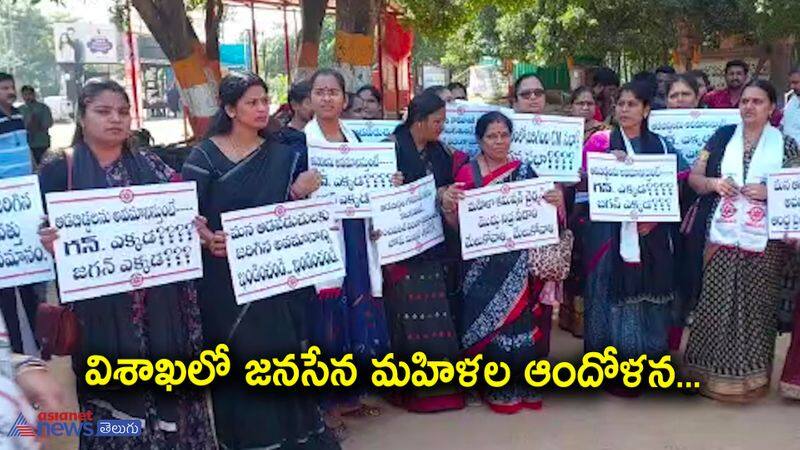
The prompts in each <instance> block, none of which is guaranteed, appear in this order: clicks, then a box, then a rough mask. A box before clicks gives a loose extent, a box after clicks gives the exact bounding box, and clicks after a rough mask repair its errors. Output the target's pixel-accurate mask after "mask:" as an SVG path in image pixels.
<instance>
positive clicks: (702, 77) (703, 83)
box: [687, 70, 714, 108]
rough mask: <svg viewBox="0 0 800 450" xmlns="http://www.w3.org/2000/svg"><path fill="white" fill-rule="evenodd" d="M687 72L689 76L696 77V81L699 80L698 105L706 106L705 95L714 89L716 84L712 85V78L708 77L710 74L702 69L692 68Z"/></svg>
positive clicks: (700, 106)
mask: <svg viewBox="0 0 800 450" xmlns="http://www.w3.org/2000/svg"><path fill="white" fill-rule="evenodd" d="M687 74H688V75H689V76H692V77H694V79H695V81H696V82H697V104H698V107H699V108H705V107H706V106H705V105H704V104H702V103H703V102H702V100H703V97H705V96H706V94H708V93H709V92H711V91H713V90H714V86H712V85H711V80H709V79H708V75H707V74H706V73H705V72H703V71H702V70H690V71H689V72H687Z"/></svg>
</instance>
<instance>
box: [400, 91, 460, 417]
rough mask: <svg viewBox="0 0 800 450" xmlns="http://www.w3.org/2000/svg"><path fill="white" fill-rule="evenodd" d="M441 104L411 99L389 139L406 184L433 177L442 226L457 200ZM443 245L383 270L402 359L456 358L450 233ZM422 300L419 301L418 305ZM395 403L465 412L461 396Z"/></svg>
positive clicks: (456, 252) (421, 395)
mask: <svg viewBox="0 0 800 450" xmlns="http://www.w3.org/2000/svg"><path fill="white" fill-rule="evenodd" d="M445 108H446V103H445V101H444V100H442V99H441V98H440V97H439V96H437V95H435V94H433V93H430V92H428V93H423V94H421V95H418V96H416V97H414V99H413V100H411V103H410V104H409V105H408V114H407V116H406V120H405V122H404V123H403V124H401V125H400V126H398V127H397V128H396V129H395V131H394V133H393V134H392V135H391V136H390V137H389V139H390V140H392V141H394V142H395V143H396V154H397V168H398V169H399V170H400V172H402V174H403V179H404V181H405V182H406V183H413V182H414V181H417V180H419V179H421V178H424V177H425V176H427V175H433V177H434V182H435V184H436V188H437V196H436V197H437V198H436V201H437V204H439V205H440V206H441V209H442V211H443V212H444V213H445V218H446V220H448V221H450V223H455V221H456V220H457V219H456V217H455V216H454V215H453V213H454V212H455V207H456V203H457V201H458V199H459V198H460V195H461V190H460V186H459V185H458V184H454V183H453V169H452V168H453V159H454V154H453V152H452V151H451V150H450V149H449V148H448V147H447V146H446V145H445V144H443V143H442V142H440V141H439V135H440V134H441V133H442V129H443V127H444V122H445V114H446V109H445ZM444 235H445V242H444V243H441V244H439V245H437V246H435V247H432V248H430V249H428V250H426V251H425V252H424V253H422V254H420V255H417V256H415V257H413V258H410V259H407V260H405V261H401V262H398V263H394V264H390V265H387V266H386V267H385V274H386V281H387V283H386V286H387V290H388V291H389V292H387V296H386V297H387V302H386V309H387V313H388V317H389V327H390V331H391V337H392V351H393V352H394V353H395V354H398V355H401V356H402V357H404V358H410V357H411V355H412V354H413V353H414V352H417V351H422V352H424V353H425V354H426V355H427V356H428V358H431V359H448V360H451V361H454V360H455V359H456V358H457V357H458V351H459V345H458V338H457V337H456V330H455V323H454V318H453V311H452V309H451V308H452V307H455V306H456V305H457V304H458V303H460V297H459V296H458V291H459V289H458V283H459V282H460V280H459V273H458V270H459V262H460V259H461V257H460V249H459V241H458V235H457V233H456V231H455V229H453V228H451V227H447V226H445V227H444ZM421 300H423V301H421ZM393 400H394V401H395V403H398V404H399V405H400V406H402V407H403V408H406V409H408V410H409V411H414V412H432V411H443V410H448V409H458V408H462V407H463V406H464V396H463V394H462V393H460V392H457V391H454V390H450V389H446V388H437V390H436V392H419V391H411V390H409V391H405V392H403V393H402V394H398V395H397V396H395V397H393Z"/></svg>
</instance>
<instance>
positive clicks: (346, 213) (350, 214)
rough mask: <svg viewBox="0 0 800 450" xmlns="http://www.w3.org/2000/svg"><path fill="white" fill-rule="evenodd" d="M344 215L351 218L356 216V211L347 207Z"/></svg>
mask: <svg viewBox="0 0 800 450" xmlns="http://www.w3.org/2000/svg"><path fill="white" fill-rule="evenodd" d="M344 213H345V215H347V216H348V217H353V216H354V215H355V214H356V209H355V208H353V207H352V206H348V207H347V209H345V210H344Z"/></svg>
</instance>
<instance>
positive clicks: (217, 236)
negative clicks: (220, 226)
mask: <svg viewBox="0 0 800 450" xmlns="http://www.w3.org/2000/svg"><path fill="white" fill-rule="evenodd" d="M194 226H195V228H197V234H199V235H200V242H201V243H202V245H203V247H205V248H207V249H208V251H209V252H211V254H212V255H214V256H216V257H217V258H225V257H226V256H228V251H227V245H226V236H225V233H224V232H222V231H211V229H209V228H208V220H207V219H206V218H205V217H203V216H197V217H195V219H194Z"/></svg>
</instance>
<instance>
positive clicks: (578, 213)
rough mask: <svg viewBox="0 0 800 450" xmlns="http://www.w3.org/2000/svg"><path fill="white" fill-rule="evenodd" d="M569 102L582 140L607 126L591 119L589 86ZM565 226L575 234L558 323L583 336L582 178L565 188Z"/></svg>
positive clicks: (593, 107)
mask: <svg viewBox="0 0 800 450" xmlns="http://www.w3.org/2000/svg"><path fill="white" fill-rule="evenodd" d="M569 104H570V106H571V108H572V111H571V112H572V115H573V116H575V117H582V118H583V119H584V126H583V143H584V144H586V143H587V142H588V141H589V139H591V138H592V136H594V135H595V134H596V133H598V132H600V131H604V130H607V129H608V125H606V124H605V123H604V122H600V121H598V120H596V119H595V118H594V113H595V111H596V110H597V102H596V101H595V99H594V94H592V89H591V88H589V87H586V86H581V87H579V88H577V89H575V90H574V91H572V95H571V96H570V100H569ZM565 197H566V204H567V217H568V220H567V225H568V227H569V229H570V230H572V232H573V233H574V234H575V236H576V237H577V239H576V242H575V245H574V246H573V248H572V265H571V270H570V274H569V278H567V279H566V280H565V281H564V301H563V302H562V303H561V305H560V306H559V309H558V325H559V327H561V328H562V329H563V330H566V331H569V332H570V333H572V335H573V336H575V337H578V338H579V337H583V309H584V306H583V304H584V301H583V289H584V284H585V276H586V275H585V274H584V273H583V264H582V262H581V261H582V258H583V256H582V251H581V250H582V249H581V245H580V244H581V236H583V234H584V233H585V228H586V223H587V222H588V220H589V204H588V203H587V202H588V201H589V197H588V195H587V194H586V180H585V177H584V179H583V180H582V182H580V183H578V185H577V186H575V187H570V188H567V189H566V193H565Z"/></svg>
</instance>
